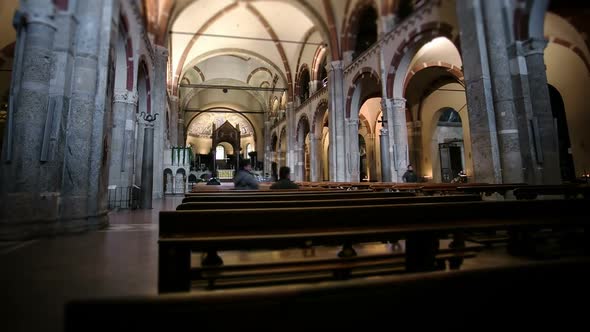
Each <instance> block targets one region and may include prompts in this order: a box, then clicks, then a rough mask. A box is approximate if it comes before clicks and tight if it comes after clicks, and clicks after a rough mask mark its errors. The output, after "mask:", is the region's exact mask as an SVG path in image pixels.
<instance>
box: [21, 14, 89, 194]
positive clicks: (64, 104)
mask: <svg viewBox="0 0 590 332" xmlns="http://www.w3.org/2000/svg"><path fill="white" fill-rule="evenodd" d="M72 7H73V6H72ZM55 24H56V26H57V31H56V34H55V40H54V44H53V61H54V67H55V70H53V71H52V77H51V82H50V87H49V97H50V100H49V109H48V114H47V122H46V128H45V134H46V135H47V134H49V135H48V136H46V137H45V138H44V142H45V144H44V146H45V149H43V148H42V149H41V154H42V159H44V160H46V162H45V163H44V164H43V166H42V167H41V169H42V171H44V172H43V173H44V174H43V175H42V176H43V177H45V178H46V179H47V180H48V181H46V182H41V183H39V185H40V186H41V187H40V188H39V189H40V191H41V192H54V193H57V192H59V191H61V184H62V177H63V166H64V156H65V139H66V130H67V126H68V110H69V107H70V97H71V90H72V67H73V64H74V52H73V48H74V46H73V41H74V39H75V38H76V31H77V28H78V21H77V19H76V18H75V17H74V13H73V11H72V10H68V11H62V10H58V11H57V12H56V15H55ZM16 70H18V69H16ZM17 72H18V71H17ZM45 185H46V187H44V186H45Z"/></svg>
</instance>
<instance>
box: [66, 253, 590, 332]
mask: <svg viewBox="0 0 590 332" xmlns="http://www.w3.org/2000/svg"><path fill="white" fill-rule="evenodd" d="M589 279H590V261H589V260H588V258H574V259H562V260H550V261H543V262H534V263H527V264H518V265H503V266H497V267H493V268H477V269H475V268H474V269H469V270H456V271H451V272H433V273H428V274H406V275H394V276H381V277H374V278H363V279H353V280H348V281H338V282H322V283H315V284H302V285H288V286H273V287H263V288H248V289H230V290H223V291H218V292H191V293H176V294H165V295H141V296H133V297H104V298H86V299H76V300H72V301H70V302H68V303H67V304H66V306H65V324H64V326H65V331H66V332H72V331H87V332H94V331H101V332H103V331H138V330H144V329H149V330H161V331H185V330H199V331H229V330H244V329H247V330H254V329H255V330H273V331H274V330H281V331H297V332H299V331H305V330H309V329H312V328H314V329H315V328H317V329H319V328H328V329H330V330H341V329H345V330H350V329H358V330H370V329H383V328H384V327H386V328H391V329H393V328H395V329H404V330H411V331H428V330H432V331H474V330H477V331H504V330H517V331H518V330H520V331H578V330H580V331H583V330H587V329H588V327H589V325H590V324H589V323H588V320H587V306H586V305H585V303H586V302H587V299H588V298H589V297H590V283H588V280H589Z"/></svg>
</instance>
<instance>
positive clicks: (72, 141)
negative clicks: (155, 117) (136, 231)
mask: <svg viewBox="0 0 590 332" xmlns="http://www.w3.org/2000/svg"><path fill="white" fill-rule="evenodd" d="M113 2H114V1H113V0H99V1H96V2H94V1H92V2H91V3H89V2H77V3H76V4H77V8H76V11H77V13H78V18H79V20H80V29H78V36H77V40H76V64H75V66H74V73H73V81H74V85H75V86H76V87H75V88H74V91H73V94H72V107H71V108H70V119H69V123H68V133H69V134H70V135H69V136H68V140H67V144H68V147H67V149H68V151H69V150H70V148H71V149H72V150H74V149H78V148H79V147H82V146H83V148H82V149H81V150H80V153H74V154H72V155H68V156H67V157H66V167H67V169H66V172H72V170H74V171H73V172H72V173H74V172H76V173H77V170H75V169H76V167H79V166H78V165H81V164H84V166H82V167H81V168H80V170H82V169H83V170H84V171H86V170H87V172H88V173H87V174H85V175H83V174H82V173H81V172H80V173H78V174H77V175H76V176H74V177H73V178H74V180H76V181H72V182H68V180H66V179H64V188H66V186H67V187H68V189H69V193H70V195H71V196H70V197H71V199H64V205H63V206H62V207H63V210H62V211H66V210H67V207H70V206H72V205H74V206H75V205H76V204H78V203H79V202H80V201H81V200H83V199H85V200H86V208H87V211H86V215H87V219H86V220H85V228H88V229H91V228H96V227H101V226H106V224H107V223H108V216H107V213H108V191H107V188H108V169H109V153H108V150H109V144H110V137H111V131H110V127H111V124H112V122H111V121H112V120H111V114H112V102H113V91H114V80H115V68H114V63H115V61H116V60H115V59H116V56H115V51H114V50H115V40H116V39H115V36H116V31H117V30H116V28H115V26H114V24H113ZM73 114H75V115H74V117H75V120H73V117H72V116H73ZM78 125H79V128H81V130H78V128H76V130H72V128H74V127H77V126H78ZM84 129H86V130H88V131H89V132H91V134H90V135H89V136H90V137H89V139H88V140H87V141H86V139H87V136H86V135H87V134H86V133H82V130H84ZM70 156H71V157H72V158H70V159H69V158H68V157H70ZM78 176H79V178H78ZM77 180H79V181H85V182H86V184H85V185H84V186H81V188H80V186H79V185H78V182H77ZM64 191H65V190H64ZM64 196H65V195H64ZM68 201H69V202H68ZM72 212H74V216H67V215H63V216H62V218H64V219H69V218H73V219H75V218H76V215H75V213H76V212H77V210H76V209H73V210H72Z"/></svg>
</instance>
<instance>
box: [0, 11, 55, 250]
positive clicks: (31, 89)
mask: <svg viewBox="0 0 590 332" xmlns="http://www.w3.org/2000/svg"><path fill="white" fill-rule="evenodd" d="M14 21H15V23H17V24H22V25H18V26H17V30H19V31H20V33H19V38H20V39H19V40H18V41H17V51H16V52H17V53H16V54H15V59H14V62H15V63H17V64H18V63H20V66H18V67H17V68H18V70H19V71H20V73H22V75H20V77H18V76H19V75H14V76H15V79H13V80H12V82H11V84H12V86H11V91H12V92H13V93H14V92H17V93H16V94H13V95H12V97H13V103H12V105H11V110H9V111H10V113H9V115H8V116H9V124H8V126H9V127H8V128H6V130H7V132H8V135H7V136H8V137H7V140H6V143H5V146H4V150H6V151H5V152H4V156H3V162H2V164H1V168H2V173H1V174H2V175H1V182H0V190H1V197H0V239H23V238H28V237H32V236H35V235H38V234H39V233H41V234H44V233H51V231H52V229H51V228H52V227H53V226H54V225H55V223H56V221H57V219H58V216H59V208H58V205H59V193H56V192H43V191H42V189H41V187H46V186H47V185H46V184H45V183H47V182H51V181H55V179H51V178H46V177H44V176H43V172H42V170H41V168H42V166H43V164H44V163H45V162H46V161H45V160H42V159H43V156H42V149H43V146H44V144H46V143H45V142H46V140H47V136H46V135H45V131H46V130H45V129H46V123H47V119H48V117H51V114H49V113H48V108H49V106H50V105H49V94H50V91H49V86H50V80H51V78H52V74H54V73H52V70H51V69H52V65H53V61H52V60H53V43H54V36H55V32H56V26H55V22H54V7H53V4H52V2H51V1H50V0H36V1H32V0H31V1H22V3H21V7H20V9H19V11H18V12H17V14H16V17H15V20H14ZM20 73H19V74H20ZM40 185H41V186H40ZM57 185H58V184H56V185H55V186H57ZM55 186H53V187H55Z"/></svg>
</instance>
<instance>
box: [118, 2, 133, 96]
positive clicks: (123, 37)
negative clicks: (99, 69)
mask: <svg viewBox="0 0 590 332" xmlns="http://www.w3.org/2000/svg"><path fill="white" fill-rule="evenodd" d="M134 58H135V55H134V53H133V40H132V39H131V34H130V32H129V20H128V19H127V16H126V15H124V14H121V16H120V17H119V35H118V41H117V56H116V72H115V73H116V74H115V86H116V88H117V89H123V88H124V89H126V90H127V91H133V85H134V71H133V68H134V63H133V61H134V60H133V59H134ZM123 73H125V76H119V75H122V74H123ZM117 76H119V77H122V78H124V79H118V78H117Z"/></svg>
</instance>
